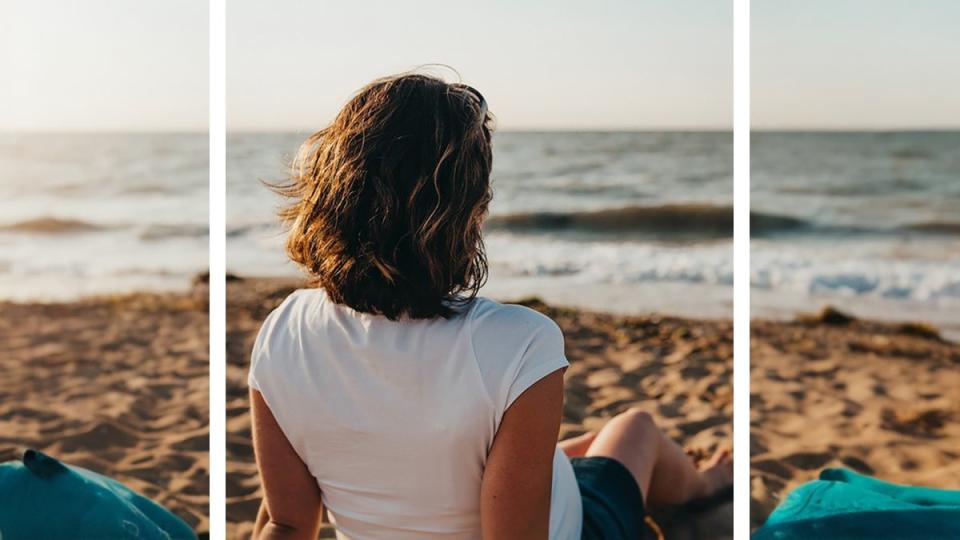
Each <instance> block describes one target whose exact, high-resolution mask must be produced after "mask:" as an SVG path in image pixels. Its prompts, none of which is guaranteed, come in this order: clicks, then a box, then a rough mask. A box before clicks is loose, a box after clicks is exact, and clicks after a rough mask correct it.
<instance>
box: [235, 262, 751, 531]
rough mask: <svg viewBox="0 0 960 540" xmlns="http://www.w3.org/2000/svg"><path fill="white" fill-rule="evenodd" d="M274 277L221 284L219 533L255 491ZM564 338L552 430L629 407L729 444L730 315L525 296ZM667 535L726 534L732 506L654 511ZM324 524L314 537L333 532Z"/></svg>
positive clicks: (575, 429) (252, 505) (709, 442)
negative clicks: (715, 317) (258, 388)
mask: <svg viewBox="0 0 960 540" xmlns="http://www.w3.org/2000/svg"><path fill="white" fill-rule="evenodd" d="M293 286H294V284H293V283H291V282H289V281H287V282H284V281H280V280H262V279H249V280H237V281H233V282H231V283H230V284H229V285H228V292H227V297H228V300H227V306H228V307H227V309H228V311H227V318H228V322H227V460H228V463H227V522H228V538H249V535H250V532H251V530H252V528H253V520H254V518H255V516H256V511H257V508H258V507H259V505H260V497H261V491H260V486H259V480H258V478H257V470H256V465H255V463H254V458H253V453H252V449H251V441H250V416H249V413H248V409H247V385H246V373H247V366H248V358H249V353H250V349H251V347H252V345H253V340H254V338H255V337H256V332H257V330H258V329H259V327H260V323H261V322H262V321H263V319H264V318H265V317H266V316H267V314H268V313H269V312H270V311H271V310H272V309H273V308H274V307H275V306H276V305H277V304H279V303H280V302H281V301H282V300H283V299H284V298H285V297H286V296H287V294H289V293H290V291H291V290H292V289H293ZM525 303H526V304H527V305H529V306H531V307H533V308H534V309H537V310H539V311H542V312H543V313H545V314H547V315H548V316H550V317H552V318H553V319H554V320H556V321H557V323H558V324H559V325H560V327H561V328H562V329H563V331H564V335H565V336H566V347H567V356H568V358H569V359H570V362H571V367H570V369H569V370H568V371H567V376H566V385H567V396H566V405H565V408H564V420H563V426H562V428H561V438H567V437H571V436H574V435H578V434H580V433H583V432H584V431H585V430H595V429H599V428H600V427H601V426H602V425H603V424H604V422H605V421H606V420H608V419H609V418H611V417H612V416H613V415H615V414H617V413H619V412H621V411H624V410H626V409H628V408H629V407H641V408H643V409H645V410H647V411H649V412H651V413H653V414H654V415H655V416H656V417H657V418H658V419H660V421H661V425H662V426H663V427H664V429H666V431H667V433H669V434H670V435H671V436H672V437H673V438H674V439H675V440H677V441H679V442H680V443H681V444H683V445H684V446H685V447H686V448H688V449H689V450H690V451H691V453H693V454H695V455H696V456H698V457H702V456H709V455H710V454H711V453H712V452H713V451H714V450H715V449H716V448H717V447H718V446H724V447H727V448H728V447H729V445H730V444H731V431H732V426H731V414H732V406H733V392H732V387H731V384H732V380H731V374H732V370H733V364H732V348H731V326H730V323H729V322H713V321H695V320H685V319H676V318H668V317H623V316H612V315H604V314H598V313H590V312H584V311H580V310H574V309H563V308H556V307H552V306H547V305H544V304H543V303H541V302H538V301H527V302H525ZM657 517H658V520H659V522H660V524H661V525H663V526H664V528H665V529H666V532H667V533H668V534H667V538H670V539H671V540H680V539H694V538H703V539H724V538H732V504H730V503H729V502H724V503H722V504H720V505H719V506H716V507H714V508H713V509H711V510H708V511H703V512H699V513H696V514H691V513H689V512H684V511H671V512H661V513H658V515H657ZM332 534H333V531H332V530H331V529H330V528H329V527H325V528H324V530H323V531H322V532H321V537H330V536H332Z"/></svg>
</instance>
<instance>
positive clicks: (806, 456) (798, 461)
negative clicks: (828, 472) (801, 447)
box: [783, 452, 833, 471]
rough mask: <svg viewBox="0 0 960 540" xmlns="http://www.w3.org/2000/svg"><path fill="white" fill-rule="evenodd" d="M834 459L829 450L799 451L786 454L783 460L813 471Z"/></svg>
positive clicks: (799, 467)
mask: <svg viewBox="0 0 960 540" xmlns="http://www.w3.org/2000/svg"><path fill="white" fill-rule="evenodd" d="M831 459H833V456H831V455H830V454H829V453H828V452H797V453H795V454H790V455H787V456H784V458H783V461H786V462H787V463H789V464H790V465H793V466H794V467H796V468H798V469H802V470H804V471H813V470H817V469H821V468H823V466H824V465H826V464H827V463H829V462H830V460H831Z"/></svg>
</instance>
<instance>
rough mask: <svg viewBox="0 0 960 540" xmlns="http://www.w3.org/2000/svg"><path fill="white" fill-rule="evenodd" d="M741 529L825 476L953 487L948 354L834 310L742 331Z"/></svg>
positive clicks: (922, 338) (957, 377) (951, 355)
mask: <svg viewBox="0 0 960 540" xmlns="http://www.w3.org/2000/svg"><path fill="white" fill-rule="evenodd" d="M751 348H752V359H751V362H752V369H751V411H750V415H751V427H752V430H751V465H752V467H751V521H752V522H753V525H754V526H758V525H760V524H762V523H763V522H764V521H765V520H766V518H767V516H768V515H769V514H770V512H771V511H772V510H773V508H774V507H775V506H776V505H777V503H778V502H779V501H780V500H782V498H783V497H784V496H785V495H786V494H787V492H789V491H790V490H791V489H793V488H794V487H796V486H797V485H799V484H801V483H803V482H806V481H808V480H812V479H814V478H816V476H817V474H818V473H819V471H820V470H822V469H823V468H825V467H838V466H843V467H849V468H851V469H854V470H857V471H860V472H864V473H867V474H871V475H874V476H876V477H878V478H881V479H884V480H889V481H893V482H901V483H908V484H918V485H926V486H932V487H941V488H953V489H956V488H957V487H958V486H960V460H958V458H960V401H958V400H957V391H958V389H960V345H958V344H956V343H952V342H949V341H945V340H943V339H941V338H940V337H939V336H938V335H937V333H936V329H934V328H932V327H929V326H926V325H921V324H891V323H879V322H871V321H863V320H856V319H852V318H849V317H847V316H845V315H844V314H843V313H840V312H836V311H825V312H824V313H821V314H820V315H817V316H810V317H804V318H801V319H798V320H797V321H793V322H774V321H764V320H757V321H754V322H753V325H752V345H751Z"/></svg>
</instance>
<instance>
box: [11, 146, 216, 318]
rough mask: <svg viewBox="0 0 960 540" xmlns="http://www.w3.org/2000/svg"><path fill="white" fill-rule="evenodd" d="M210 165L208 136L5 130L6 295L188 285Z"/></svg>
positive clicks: (201, 256)
mask: <svg viewBox="0 0 960 540" xmlns="http://www.w3.org/2000/svg"><path fill="white" fill-rule="evenodd" d="M207 164H208V151H207V136H206V135H202V134H39V133H37V134H3V135H0V209H2V212H0V298H4V299H14V300H66V299H74V298H77V297H80V296H85V295H91V294H109V293H123V292H130V291H138V290H184V289H186V288H187V287H189V286H190V282H191V280H192V278H193V277H194V276H196V275H197V274H198V273H200V272H203V271H206V269H207V229H208V224H207V223H208V218H207V216H208V213H207V201H208V198H207V197H208V195H207V194H208V190H209V187H208V181H207V178H208V166H207Z"/></svg>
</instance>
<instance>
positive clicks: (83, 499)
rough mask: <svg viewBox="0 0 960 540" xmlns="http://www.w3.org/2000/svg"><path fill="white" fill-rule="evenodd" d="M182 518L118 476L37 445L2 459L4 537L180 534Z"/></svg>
mask: <svg viewBox="0 0 960 540" xmlns="http://www.w3.org/2000/svg"><path fill="white" fill-rule="evenodd" d="M195 538H196V534H194V532H193V530H192V529H191V528H190V527H189V526H188V525H187V524H186V523H184V522H183V520H181V519H180V518H178V517H177V516H175V515H173V514H172V513H170V511H169V510H167V509H166V508H164V507H162V506H160V505H159V504H157V503H155V502H153V501H151V500H150V499H148V498H146V497H144V496H142V495H140V494H138V493H136V492H134V491H132V490H130V489H129V488H128V487H126V486H124V485H123V484H121V483H120V482H117V481H116V480H113V479H110V478H108V477H106V476H103V475H101V474H97V473H95V472H92V471H88V470H86V469H83V468H80V467H74V466H71V465H66V464H64V463H61V462H60V461H58V460H56V459H54V458H52V457H49V456H47V455H45V454H43V453H41V452H37V451H36V450H27V451H26V452H25V453H24V455H23V461H22V462H21V461H11V462H7V463H2V464H0V539H2V540H26V539H30V540H46V539H51V540H63V539H97V540H100V539H104V540H112V539H117V540H126V539H145V540H181V539H191V540H192V539H195Z"/></svg>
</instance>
